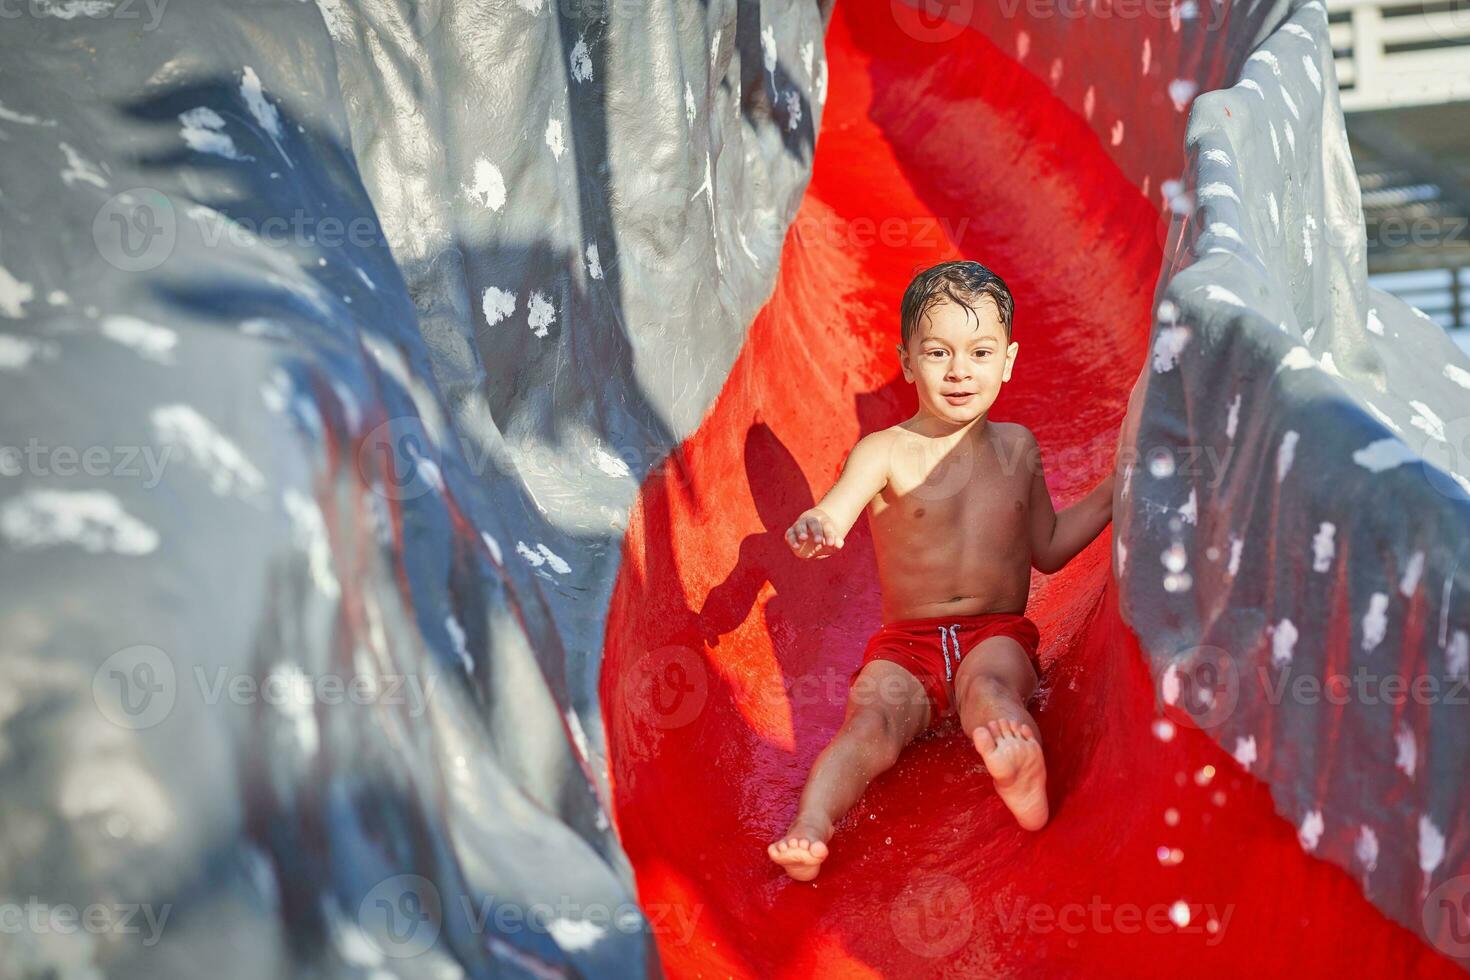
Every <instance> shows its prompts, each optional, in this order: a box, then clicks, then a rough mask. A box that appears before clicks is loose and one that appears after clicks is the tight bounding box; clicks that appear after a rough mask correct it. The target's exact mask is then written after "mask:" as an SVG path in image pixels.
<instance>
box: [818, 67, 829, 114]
mask: <svg viewBox="0 0 1470 980" xmlns="http://www.w3.org/2000/svg"><path fill="white" fill-rule="evenodd" d="M826 104H827V59H825V58H823V59H822V65H821V68H820V69H818V72H817V105H819V106H822V105H826Z"/></svg>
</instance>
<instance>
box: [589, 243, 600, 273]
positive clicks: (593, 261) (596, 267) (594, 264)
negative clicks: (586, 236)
mask: <svg viewBox="0 0 1470 980" xmlns="http://www.w3.org/2000/svg"><path fill="white" fill-rule="evenodd" d="M587 274H588V275H589V276H591V277H592V278H593V279H601V278H602V259H601V257H600V256H599V255H598V254H597V243H596V242H592V243H591V244H590V245H588V246H587Z"/></svg>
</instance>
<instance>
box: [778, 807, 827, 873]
mask: <svg viewBox="0 0 1470 980" xmlns="http://www.w3.org/2000/svg"><path fill="white" fill-rule="evenodd" d="M831 836H832V830H831V828H830V827H829V828H828V829H827V831H826V833H823V832H822V828H821V827H819V826H818V825H817V824H816V823H813V822H811V821H808V820H803V819H801V818H800V817H798V818H797V819H796V822H795V823H793V824H792V825H791V826H790V827H789V828H787V830H786V833H785V834H783V835H782V837H781V839H780V840H778V841H776V842H775V843H773V844H772V845H771V846H770V847H768V848H766V853H767V854H769V855H770V856H771V860H772V861H775V862H776V863H777V864H779V865H780V866H781V867H783V868H785V869H786V873H787V874H788V875H790V876H791V877H793V878H795V879H796V880H797V881H811V880H812V879H813V878H815V877H816V876H817V872H818V871H820V870H821V868H822V862H823V861H825V860H827V838H829V837H831Z"/></svg>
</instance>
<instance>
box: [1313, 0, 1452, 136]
mask: <svg viewBox="0 0 1470 980" xmlns="http://www.w3.org/2000/svg"><path fill="white" fill-rule="evenodd" d="M1326 3H1327V10H1328V12H1329V13H1331V14H1339V13H1346V14H1347V15H1348V19H1347V20H1343V21H1338V22H1334V23H1333V24H1332V25H1331V26H1330V28H1329V30H1330V31H1331V36H1332V48H1333V50H1334V51H1337V52H1340V54H1339V55H1338V57H1337V59H1336V60H1337V83H1338V85H1339V86H1340V87H1341V88H1342V107H1343V109H1344V110H1345V111H1347V112H1353V111H1355V110H1361V109H1386V108H1391V107H1394V106H1405V105H1436V104H1439V103H1444V102H1459V101H1462V100H1467V99H1470V2H1466V0H1455V2H1454V3H1452V4H1447V3H1444V2H1441V3H1424V2H1422V0H1326ZM1446 7H1448V8H1449V9H1441V8H1446ZM1426 8H1428V12H1426ZM1425 44H1433V45H1436V46H1435V47H1431V48H1427V49H1422V50H1403V48H1404V47H1406V46H1410V45H1425Z"/></svg>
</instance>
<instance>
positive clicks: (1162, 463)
mask: <svg viewBox="0 0 1470 980" xmlns="http://www.w3.org/2000/svg"><path fill="white" fill-rule="evenodd" d="M1148 472H1149V475H1150V476H1153V477H1154V478H1156V479H1159V480H1162V479H1165V478H1166V477H1170V476H1173V475H1174V454H1173V453H1171V452H1170V451H1169V450H1167V449H1155V450H1153V451H1151V452H1150V453H1149V454H1148Z"/></svg>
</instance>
